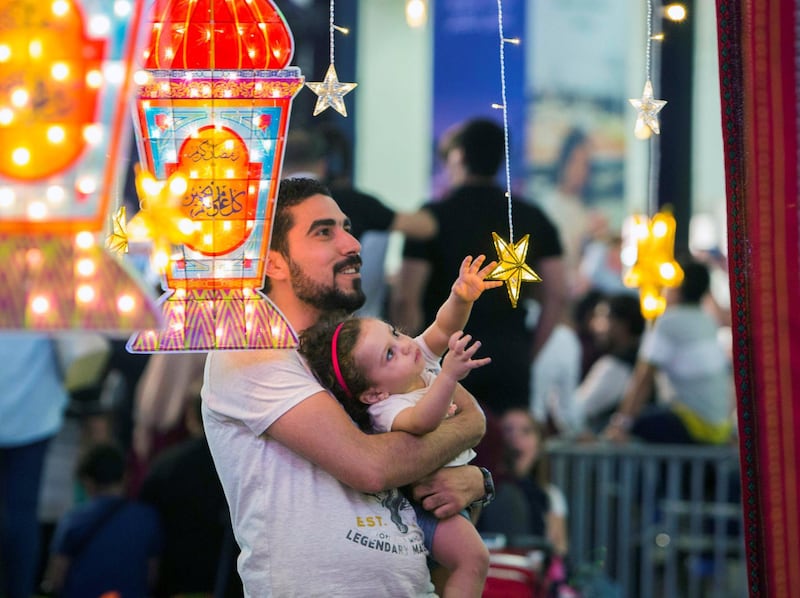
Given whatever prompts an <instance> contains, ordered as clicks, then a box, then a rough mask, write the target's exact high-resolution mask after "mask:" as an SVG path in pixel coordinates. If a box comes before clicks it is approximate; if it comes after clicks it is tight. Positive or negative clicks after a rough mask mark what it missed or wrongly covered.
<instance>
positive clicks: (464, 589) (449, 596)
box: [433, 515, 489, 598]
mask: <svg viewBox="0 0 800 598" xmlns="http://www.w3.org/2000/svg"><path fill="white" fill-rule="evenodd" d="M433 558H434V560H435V561H436V562H437V563H439V564H440V565H442V566H443V567H446V568H447V569H448V570H449V571H450V576H449V578H448V580H447V584H446V585H445V588H444V595H443V596H442V598H462V597H470V596H474V597H475V598H480V596H481V594H482V593H483V586H484V584H485V583H486V575H487V574H488V572H489V550H488V549H487V548H486V545H485V544H484V543H483V540H482V539H481V537H480V535H479V534H478V531H477V530H476V529H475V526H474V525H472V522H470V520H469V519H467V518H466V517H464V516H462V515H454V516H453V517H448V518H447V519H441V520H440V521H439V523H438V525H437V526H436V531H435V532H434V534H433Z"/></svg>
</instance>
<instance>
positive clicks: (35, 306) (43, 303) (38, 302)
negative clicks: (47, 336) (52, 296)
mask: <svg viewBox="0 0 800 598" xmlns="http://www.w3.org/2000/svg"><path fill="white" fill-rule="evenodd" d="M49 310H50V301H48V300H47V297H45V296H43V295H36V296H35V297H32V298H31V311H32V312H33V313H35V314H37V315H40V316H41V315H43V314H46V313H47V312H48V311H49Z"/></svg>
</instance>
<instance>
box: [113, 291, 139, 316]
mask: <svg viewBox="0 0 800 598" xmlns="http://www.w3.org/2000/svg"><path fill="white" fill-rule="evenodd" d="M135 308H136V301H135V300H134V299H133V297H131V296H130V295H121V296H120V298H119V299H117V309H118V310H119V311H121V312H122V313H130V312H132V311H133V310H134V309H135Z"/></svg>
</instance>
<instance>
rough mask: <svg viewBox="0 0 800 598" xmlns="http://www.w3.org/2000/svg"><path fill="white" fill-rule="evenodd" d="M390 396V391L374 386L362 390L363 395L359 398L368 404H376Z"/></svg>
mask: <svg viewBox="0 0 800 598" xmlns="http://www.w3.org/2000/svg"><path fill="white" fill-rule="evenodd" d="M388 397H389V393H388V392H386V391H385V390H378V389H377V388H375V387H374V386H373V387H371V388H368V389H367V390H365V391H364V392H362V393H361V396H360V397H358V400H359V401H361V402H362V403H364V404H366V405H374V404H375V403H379V402H380V401H383V400H384V399H387V398H388Z"/></svg>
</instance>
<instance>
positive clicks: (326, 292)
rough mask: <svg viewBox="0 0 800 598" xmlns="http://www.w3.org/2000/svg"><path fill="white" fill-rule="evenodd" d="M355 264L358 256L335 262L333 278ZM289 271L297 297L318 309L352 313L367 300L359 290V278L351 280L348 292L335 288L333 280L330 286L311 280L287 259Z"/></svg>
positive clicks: (358, 260)
mask: <svg viewBox="0 0 800 598" xmlns="http://www.w3.org/2000/svg"><path fill="white" fill-rule="evenodd" d="M356 264H358V265H360V264H361V258H360V257H358V256H355V257H353V258H348V259H347V260H344V261H342V262H340V263H338V264H336V266H334V270H333V272H334V278H335V275H336V272H339V271H341V270H343V269H344V268H347V267H349V266H352V265H356ZM289 273H290V275H291V277H292V288H293V289H294V292H295V295H297V298H298V299H300V300H301V301H303V302H304V303H306V304H308V305H310V306H311V307H314V308H316V309H319V310H320V311H324V312H328V311H336V310H344V311H346V312H347V313H352V312H354V311H356V310H357V309H358V308H360V307H361V306H363V305H364V302H365V301H366V300H367V298H366V295H364V291H363V290H361V279H360V278H356V279H354V280H353V288H352V290H351V291H349V292H348V291H343V290H340V289H338V288H336V283H335V280H334V281H333V282H332V283H331V285H330V286H325V285H324V284H322V283H319V282H315V281H313V280H311V279H310V278H309V277H308V276H306V274H305V272H303V271H302V270H301V269H300V267H299V266H298V265H297V264H295V263H294V262H293V261H291V260H289Z"/></svg>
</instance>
